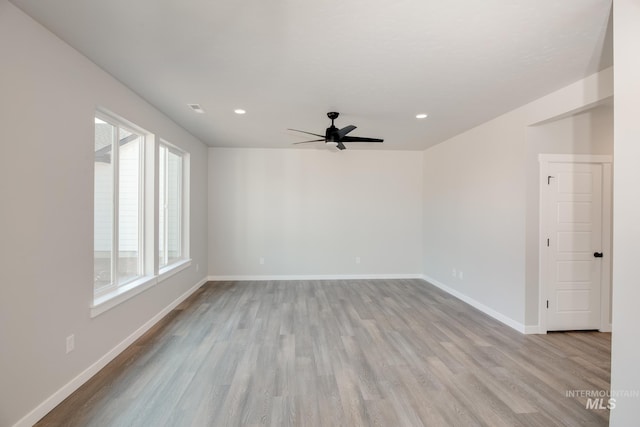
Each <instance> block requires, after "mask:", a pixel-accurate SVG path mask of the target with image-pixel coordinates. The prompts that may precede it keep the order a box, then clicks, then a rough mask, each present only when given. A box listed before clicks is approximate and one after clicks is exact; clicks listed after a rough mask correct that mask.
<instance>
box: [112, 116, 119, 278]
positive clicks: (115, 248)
mask: <svg viewBox="0 0 640 427" xmlns="http://www.w3.org/2000/svg"><path fill="white" fill-rule="evenodd" d="M115 128H116V131H115V132H114V135H115V141H113V148H112V149H111V152H112V153H113V160H112V162H113V218H112V222H113V224H112V228H113V236H111V238H112V243H111V259H112V261H111V281H112V284H113V285H114V286H116V287H117V286H119V277H118V264H119V258H120V254H119V252H120V250H119V243H120V239H119V234H120V227H119V225H120V221H119V219H120V218H119V216H120V215H119V212H120V197H119V195H120V126H116V127H115Z"/></svg>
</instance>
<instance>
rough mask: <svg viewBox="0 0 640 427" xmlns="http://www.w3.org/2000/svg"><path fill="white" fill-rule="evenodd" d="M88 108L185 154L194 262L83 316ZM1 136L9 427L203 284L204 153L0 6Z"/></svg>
mask: <svg viewBox="0 0 640 427" xmlns="http://www.w3.org/2000/svg"><path fill="white" fill-rule="evenodd" d="M97 106H101V107H104V108H106V109H109V110H111V111H113V112H115V113H117V114H119V115H121V116H123V117H125V118H127V119H128V120H130V121H132V122H134V123H136V124H138V125H139V126H141V127H143V128H145V129H147V130H149V131H152V132H156V133H157V134H159V136H162V137H163V138H165V139H166V140H168V141H170V142H172V143H173V144H176V145H178V146H179V147H180V148H182V149H184V150H186V151H188V152H190V153H191V192H192V194H193V195H194V196H193V197H191V218H190V220H191V230H192V232H191V236H190V240H191V256H192V258H193V264H192V266H191V267H190V268H188V269H187V270H184V271H182V272H180V273H179V274H177V275H175V276H173V277H171V278H170V279H168V280H166V281H163V282H162V283H160V284H159V285H157V286H155V287H153V288H151V289H149V290H147V291H145V292H143V293H142V294H140V295H138V296H136V297H134V298H132V299H130V300H128V301H127V302H125V303H123V304H121V305H119V306H117V307H115V308H113V309H111V310H109V311H107V312H105V313H103V314H101V315H99V316H98V317H96V318H90V316H89V306H90V304H91V302H92V299H93V142H94V112H95V109H96V107H97ZM0 129H1V130H2V138H1V140H2V155H1V156H0V195H1V201H0V224H1V225H0V227H1V237H0V425H2V426H10V425H13V424H14V423H16V422H18V420H20V419H21V418H22V417H24V416H25V415H27V414H28V413H29V412H30V411H32V410H33V409H34V408H36V407H38V405H40V404H41V403H42V402H44V401H45V399H48V398H49V397H50V396H52V395H53V394H54V393H56V392H57V391H58V390H60V389H61V388H62V387H63V386H65V384H67V383H69V382H70V381H71V380H72V379H73V378H74V377H76V376H77V375H78V374H80V373H81V372H83V371H84V370H85V369H87V368H88V367H89V366H91V365H92V364H93V363H94V362H96V361H98V360H99V359H100V358H101V357H102V356H103V355H105V354H107V353H108V352H109V351H110V350H111V349H112V348H114V347H115V346H117V345H118V344H119V343H121V342H122V341H123V340H124V339H125V338H127V337H128V336H130V335H131V334H132V333H133V332H134V331H136V330H137V329H138V328H139V327H141V326H142V325H143V324H145V322H147V321H148V320H150V319H151V318H153V316H155V315H156V314H157V313H159V312H160V311H161V310H163V309H164V308H165V307H167V306H168V305H169V304H170V303H172V302H173V301H174V300H176V298H178V297H179V296H181V295H182V294H184V293H185V292H186V291H187V290H189V289H190V288H192V287H193V286H194V285H195V284H197V283H198V282H199V281H200V280H201V279H203V278H204V275H205V272H206V268H205V266H206V262H207V236H206V229H207V212H206V210H207V204H206V200H205V197H206V194H207V150H206V148H205V146H204V145H203V144H202V143H200V142H199V141H198V140H196V139H195V138H194V137H192V136H191V135H190V134H188V133H187V132H185V131H184V130H182V129H181V128H179V127H178V126H177V125H175V124H174V123H173V122H172V121H171V120H169V119H168V118H166V117H165V116H163V115H162V114H161V113H160V112H158V111H157V110H155V109H154V108H153V107H151V106H150V105H149V104H148V103H146V102H145V101H144V100H142V99H141V98H139V97H138V96H137V95H136V94H134V93H133V92H132V91H130V90H128V89H127V88H125V87H124V86H123V85H121V84H120V83H119V82H117V81H116V80H115V79H113V78H112V77H111V76H109V75H108V74H106V73H105V72H103V71H101V70H100V69H99V68H97V67H96V66H95V65H94V64H93V63H91V62H90V61H89V60H87V59H86V58H85V57H83V56H81V55H80V54H79V53H78V52H76V51H75V50H73V49H72V48H70V47H69V46H68V45H66V44H65V43H63V42H62V41H60V40H59V39H57V38H56V37H55V36H53V35H52V34H51V33H50V32H48V31H47V30H45V29H44V28H43V27H41V26H40V25H38V24H36V23H35V22H34V21H33V20H32V19H31V18H29V17H27V16H26V15H25V14H23V13H22V12H20V11H19V10H18V9H16V8H15V7H14V6H13V5H11V4H10V3H8V2H7V1H6V0H0ZM196 264H199V265H200V271H199V272H196V269H195V267H196ZM70 334H75V343H76V350H75V351H74V352H72V353H70V354H68V355H67V354H65V337H66V336H67V335H70ZM49 409H50V408H49Z"/></svg>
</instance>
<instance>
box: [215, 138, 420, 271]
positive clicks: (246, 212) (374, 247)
mask: <svg viewBox="0 0 640 427" xmlns="http://www.w3.org/2000/svg"><path fill="white" fill-rule="evenodd" d="M421 170H422V153H421V152H411V151H402V152H400V151H396V152H393V151H368V150H367V151H363V150H353V149H352V150H345V151H341V152H339V151H338V150H328V149H327V148H325V147H322V149H317V150H316V149H289V150H268V149H264V150H263V149H225V148H213V149H210V150H209V274H210V275H213V276H301V275H302V276H310V275H311V276H316V275H318V276H328V275H334V276H335V275H363V274H366V275H398V274H413V275H419V273H420V268H421V266H420V253H421V238H420V236H421V209H422V207H421V179H420V177H421ZM260 257H263V258H264V260H265V263H264V264H263V265H261V264H260V263H259V258H260ZM355 257H360V258H361V263H360V264H356V263H355Z"/></svg>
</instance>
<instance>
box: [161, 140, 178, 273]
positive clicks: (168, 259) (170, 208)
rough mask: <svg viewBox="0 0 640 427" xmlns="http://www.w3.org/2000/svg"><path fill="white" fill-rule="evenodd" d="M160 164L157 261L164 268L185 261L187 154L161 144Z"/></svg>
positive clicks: (163, 143)
mask: <svg viewBox="0 0 640 427" xmlns="http://www.w3.org/2000/svg"><path fill="white" fill-rule="evenodd" d="M158 163H159V167H158V198H159V200H158V206H159V207H158V209H159V212H158V229H159V230H158V259H159V266H160V268H163V267H166V266H168V265H171V264H174V263H176V262H177V261H180V260H181V259H183V258H184V250H183V238H182V233H183V221H182V219H183V206H184V204H183V197H182V195H183V192H184V191H183V181H184V180H183V171H184V153H183V152H182V151H180V150H178V149H177V148H175V147H173V146H171V145H169V144H167V143H166V142H161V143H160V150H159V162H158Z"/></svg>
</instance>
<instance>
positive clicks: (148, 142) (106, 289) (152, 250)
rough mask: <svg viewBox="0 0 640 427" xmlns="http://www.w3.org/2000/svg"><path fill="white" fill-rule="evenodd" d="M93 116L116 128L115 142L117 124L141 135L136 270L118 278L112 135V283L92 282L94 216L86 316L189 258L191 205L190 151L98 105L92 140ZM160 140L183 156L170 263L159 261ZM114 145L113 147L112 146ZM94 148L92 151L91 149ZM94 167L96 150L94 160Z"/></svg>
mask: <svg viewBox="0 0 640 427" xmlns="http://www.w3.org/2000/svg"><path fill="white" fill-rule="evenodd" d="M95 119H98V120H101V121H103V122H105V123H108V124H110V125H112V126H114V127H116V129H118V130H117V132H116V135H115V136H114V137H113V138H114V139H115V140H116V141H117V142H119V134H120V129H121V128H122V129H124V130H126V131H127V132H132V133H134V134H136V135H139V136H140V152H139V155H140V158H139V164H138V167H139V171H138V179H139V181H138V190H139V192H138V247H139V254H138V263H139V265H138V270H139V275H138V276H136V277H134V278H132V279H131V280H127V281H125V282H122V283H118V282H117V279H118V277H117V270H118V267H117V266H118V252H119V247H118V239H119V230H118V216H119V205H118V202H119V197H120V191H119V190H120V188H119V181H120V174H119V172H120V167H119V160H120V159H119V154H120V153H119V151H120V144H119V143H117V142H116V143H114V142H113V141H112V146H111V147H112V168H113V171H112V173H113V177H111V178H112V182H113V190H112V191H113V194H112V195H111V197H112V199H113V200H112V202H113V203H112V205H113V206H111V210H112V212H111V215H112V218H111V221H112V224H111V226H112V230H111V232H112V236H111V238H112V241H111V245H112V247H111V251H112V254H111V256H112V263H111V264H112V265H111V275H112V283H111V284H110V285H108V286H103V287H101V288H99V289H98V290H96V287H95V238H96V230H95V217H94V222H93V223H94V230H93V238H94V281H93V284H92V290H93V302H92V304H91V305H90V316H91V317H92V318H93V317H96V316H98V315H100V314H102V313H104V312H106V311H107V310H110V309H111V308H113V307H115V306H117V305H119V304H121V303H123V302H124V301H127V300H128V299H130V298H132V297H134V296H136V295H138V294H139V293H141V292H144V291H145V290H147V289H149V288H151V287H153V286H155V285H156V284H158V283H161V282H162V281H164V280H166V279H168V278H169V277H171V276H173V275H175V274H177V273H179V272H180V271H182V270H185V269H187V268H188V267H190V266H191V258H190V254H189V240H190V239H189V236H190V225H189V218H190V214H189V209H190V191H191V190H190V179H189V178H190V153H189V152H188V151H185V150H182V149H180V148H178V147H177V146H175V145H174V144H171V143H169V142H167V141H165V140H163V139H161V138H159V137H158V136H157V135H156V134H153V133H151V132H149V131H146V130H144V129H143V128H141V127H140V126H137V125H136V124H134V123H132V122H130V121H128V120H126V119H124V118H122V117H120V116H118V115H116V114H113V113H111V112H109V111H107V110H104V109H101V108H98V109H96V110H95V112H94V140H95V126H96V124H95ZM161 146H165V147H167V148H169V149H170V150H171V151H173V152H174V153H176V154H180V157H181V160H182V163H181V165H182V167H181V174H180V177H181V182H180V196H181V197H180V198H181V201H180V219H181V221H180V222H181V224H180V233H181V235H180V237H181V238H180V249H181V257H180V259H178V260H175V261H174V262H172V263H171V264H167V265H163V266H162V267H160V259H159V253H160V250H159V240H160V234H159V222H160V221H159V209H160V206H159V200H160V197H159V187H160V185H159V179H160V165H159V158H160V147H161ZM114 147H115V148H114ZM94 152H95V151H94ZM93 165H94V168H95V155H94V160H93ZM95 176H96V174H95V169H94V186H93V191H94V206H93V210H92V213H93V215H94V216H95V213H96V206H95V189H96V187H95V179H96V178H95Z"/></svg>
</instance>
